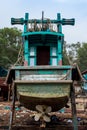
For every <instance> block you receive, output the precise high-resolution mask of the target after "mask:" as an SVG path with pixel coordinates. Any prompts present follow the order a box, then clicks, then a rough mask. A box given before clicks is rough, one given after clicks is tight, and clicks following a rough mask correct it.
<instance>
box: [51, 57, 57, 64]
mask: <svg viewBox="0 0 87 130" xmlns="http://www.w3.org/2000/svg"><path fill="white" fill-rule="evenodd" d="M52 65H53V66H56V65H57V58H52Z"/></svg>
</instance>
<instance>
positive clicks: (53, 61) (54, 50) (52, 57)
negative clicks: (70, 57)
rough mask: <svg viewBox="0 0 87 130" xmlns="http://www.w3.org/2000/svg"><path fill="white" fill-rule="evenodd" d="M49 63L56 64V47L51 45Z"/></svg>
mask: <svg viewBox="0 0 87 130" xmlns="http://www.w3.org/2000/svg"><path fill="white" fill-rule="evenodd" d="M51 64H52V66H56V65H57V49H56V47H51Z"/></svg>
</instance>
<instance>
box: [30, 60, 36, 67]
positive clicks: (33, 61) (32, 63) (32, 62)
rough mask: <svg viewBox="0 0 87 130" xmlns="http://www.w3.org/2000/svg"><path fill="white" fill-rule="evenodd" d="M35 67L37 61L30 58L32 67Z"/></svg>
mask: <svg viewBox="0 0 87 130" xmlns="http://www.w3.org/2000/svg"><path fill="white" fill-rule="evenodd" d="M34 65H35V59H34V58H30V66H34Z"/></svg>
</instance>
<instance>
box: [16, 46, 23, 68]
mask: <svg viewBox="0 0 87 130" xmlns="http://www.w3.org/2000/svg"><path fill="white" fill-rule="evenodd" d="M23 63H24V57H23V45H22V44H21V47H20V50H19V53H18V58H17V61H16V62H15V63H14V66H16V65H23Z"/></svg>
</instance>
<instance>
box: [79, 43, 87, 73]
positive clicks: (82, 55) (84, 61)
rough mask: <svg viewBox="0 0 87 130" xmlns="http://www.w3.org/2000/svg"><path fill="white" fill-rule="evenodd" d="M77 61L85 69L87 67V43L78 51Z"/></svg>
mask: <svg viewBox="0 0 87 130" xmlns="http://www.w3.org/2000/svg"><path fill="white" fill-rule="evenodd" d="M77 59H78V60H77V63H78V65H79V67H80V69H81V71H84V70H86V69H87V43H82V46H81V47H80V48H79V49H78V51H77Z"/></svg>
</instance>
